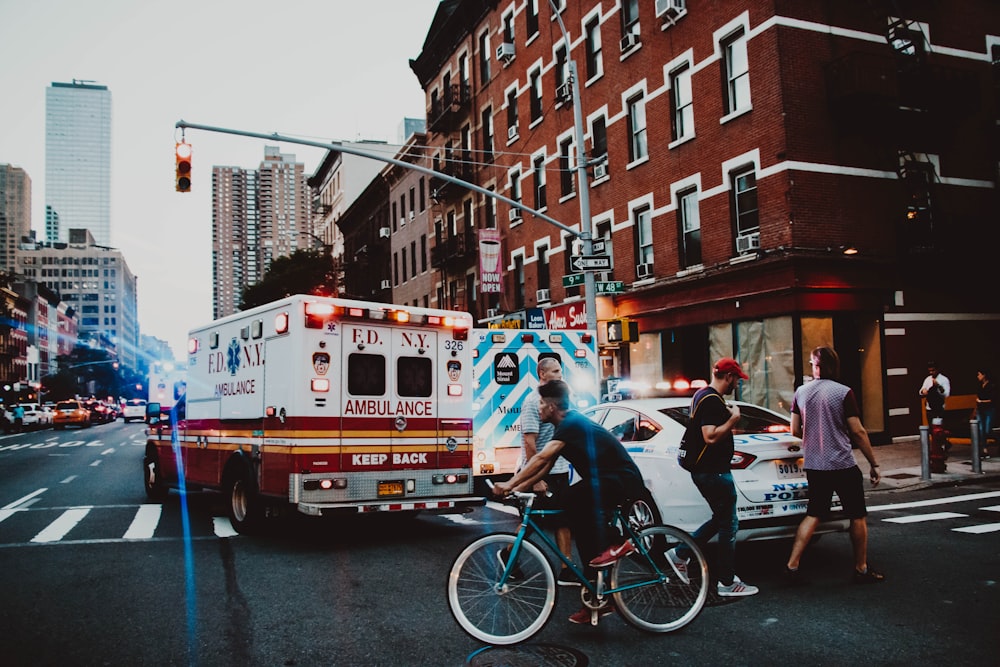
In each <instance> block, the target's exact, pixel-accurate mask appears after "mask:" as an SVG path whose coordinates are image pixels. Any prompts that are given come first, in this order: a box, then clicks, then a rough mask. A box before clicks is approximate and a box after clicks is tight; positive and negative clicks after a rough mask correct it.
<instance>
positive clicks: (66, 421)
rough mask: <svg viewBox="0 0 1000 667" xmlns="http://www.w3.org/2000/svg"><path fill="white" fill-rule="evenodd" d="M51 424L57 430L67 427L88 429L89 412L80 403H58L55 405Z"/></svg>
mask: <svg viewBox="0 0 1000 667" xmlns="http://www.w3.org/2000/svg"><path fill="white" fill-rule="evenodd" d="M52 424H53V426H55V428H57V429H63V428H66V427H67V426H78V427H79V428H90V410H88V409H87V408H86V407H85V406H84V405H83V403H81V402H80V401H59V402H58V403H56V413H55V415H54V416H53V420H52Z"/></svg>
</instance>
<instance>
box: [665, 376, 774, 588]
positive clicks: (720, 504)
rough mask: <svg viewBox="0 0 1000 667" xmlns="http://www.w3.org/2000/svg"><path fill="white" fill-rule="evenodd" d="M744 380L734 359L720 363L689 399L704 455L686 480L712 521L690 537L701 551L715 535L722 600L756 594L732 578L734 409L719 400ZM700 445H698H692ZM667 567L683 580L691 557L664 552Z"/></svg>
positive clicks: (737, 416)
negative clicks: (710, 377) (709, 377)
mask: <svg viewBox="0 0 1000 667" xmlns="http://www.w3.org/2000/svg"><path fill="white" fill-rule="evenodd" d="M741 379H742V380H747V379H749V378H748V376H747V374H746V373H744V372H743V369H742V368H740V365H739V363H737V361H736V360H735V359H730V358H729V357H726V358H723V359H720V360H719V361H718V362H716V364H715V367H714V368H713V369H712V383H711V384H710V385H708V386H707V387H705V388H704V389H699V390H698V391H697V392H696V393H695V395H694V397H693V398H692V399H691V420H692V421H693V422H694V424H693V426H696V428H693V429H692V431H689V433H691V432H693V434H694V436H695V437H698V436H699V435H700V436H701V439H702V440H703V441H704V442H703V444H704V445H706V446H705V447H704V450H703V451H704V453H703V454H702V455H701V457H700V458H699V459H698V461H697V463H695V464H688V465H689V467H688V468H687V469H688V470H690V472H691V481H693V482H694V485H695V486H697V487H698V491H700V492H701V495H702V496H703V497H704V498H705V500H706V502H708V506H709V507H710V508H711V510H712V517H711V518H710V519H709V520H708V521H706V522H705V523H704V524H702V525H701V526H700V527H699V528H698V529H697V530H696V531H694V533H692V534H691V537H693V538H694V539H695V541H696V542H697V543H698V545H699V546H704V545H705V544H707V543H708V541H709V540H711V539H712V537H714V536H715V535H716V534H718V536H719V560H718V572H717V575H718V579H719V582H718V584H717V589H718V593H719V595H720V596H722V597H742V596H746V595H755V594H756V593H757V592H758V591H759V590H760V589H758V588H757V587H756V586H750V585H749V584H745V583H743V582H742V581H740V578H739V577H737V576H736V531H737V530H738V529H739V519H738V518H737V517H736V484H735V483H734V482H733V473H732V468H731V462H732V459H733V449H734V444H733V427H734V426H736V424H737V423H738V422H739V421H740V409H739V407H737V406H735V405H729V404H727V403H726V399H725V398H724V397H725V396H726V394H731V393H733V391H734V390H735V389H736V384H737V383H738V382H739V381H740V380H741ZM698 444H699V445H701V444H702V443H698ZM667 556H668V557H669V559H670V564H671V566H672V567H673V568H674V571H675V572H676V573H677V576H678V577H680V578H681V580H682V581H686V580H687V564H688V560H689V559H690V558H691V555H690V554H689V553H688V551H687V549H684V548H683V547H678V548H676V549H672V550H670V551H668V552H667Z"/></svg>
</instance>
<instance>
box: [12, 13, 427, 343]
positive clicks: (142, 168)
mask: <svg viewBox="0 0 1000 667" xmlns="http://www.w3.org/2000/svg"><path fill="white" fill-rule="evenodd" d="M437 5H438V0H281V1H280V2H274V1H273V0H269V1H267V2H263V1H261V0H199V1H198V2H164V1H163V0H0V63H2V64H0V163H9V164H13V165H14V166H18V167H21V168H23V169H24V170H25V171H27V172H28V175H29V176H30V177H31V185H32V227H33V228H34V229H36V230H38V236H39V238H44V223H45V219H44V207H45V89H46V88H47V87H48V86H49V85H50V84H51V83H52V82H53V81H60V82H69V81H71V80H73V79H90V80H93V81H95V82H96V83H98V84H102V85H106V86H108V88H109V89H110V90H111V99H112V103H111V104H112V111H111V114H112V121H111V122H112V125H111V130H112V166H111V169H112V182H111V237H112V245H114V246H115V247H117V248H119V249H120V250H121V251H122V252H123V253H124V255H125V259H126V261H127V262H128V265H129V268H130V269H131V270H132V272H133V273H134V274H135V275H136V276H138V289H139V325H140V328H141V331H142V333H144V334H148V335H152V336H156V337H157V338H161V339H164V340H166V341H167V342H169V343H170V345H171V347H172V348H173V352H174V356H175V357H177V358H178V359H183V358H184V356H185V354H186V339H187V331H188V330H189V329H191V328H194V327H196V326H201V325H203V324H206V323H208V322H209V321H210V320H211V318H212V266H211V256H212V214H211V190H212V166H213V165H233V166H239V167H245V168H256V167H257V166H258V164H259V163H260V161H261V159H262V158H263V156H264V146H265V144H273V142H264V141H261V140H258V139H247V138H240V137H235V136H228V135H221V134H210V133H206V132H203V131H194V130H189V131H188V132H187V139H188V141H189V142H190V143H191V144H192V145H193V150H194V155H193V161H192V164H193V176H192V181H193V186H192V192H190V193H187V194H181V193H177V192H175V191H174V157H173V153H174V140H175V138H178V137H179V131H178V130H175V128H174V124H175V123H176V122H177V121H178V120H181V119H183V120H186V121H188V122H192V123H199V124H205V125H214V126H221V127H227V128H235V129H240V130H248V131H251V132H264V133H272V132H278V133H281V134H286V135H292V136H296V137H299V138H304V139H311V140H315V141H330V140H356V139H380V140H386V141H390V142H395V141H396V139H397V136H396V134H397V131H398V127H399V124H400V122H401V121H402V119H403V117H404V116H410V117H423V115H424V106H425V105H424V96H423V92H422V91H421V90H420V85H419V83H418V82H417V78H416V76H414V74H413V72H412V71H411V70H410V68H409V59H410V58H415V57H416V56H417V55H419V53H420V48H421V46H422V45H423V41H424V37H425V36H426V35H427V30H428V28H429V27H430V23H431V19H432V18H433V17H434V12H435V9H436V8H437ZM281 149H282V152H284V153H293V154H295V155H296V157H297V159H298V161H300V162H303V163H304V164H305V170H306V173H307V174H312V173H313V171H314V170H315V169H316V167H317V165H318V164H319V161H320V159H321V158H322V153H323V151H322V150H320V149H313V148H309V147H306V146H296V145H292V144H283V145H281Z"/></svg>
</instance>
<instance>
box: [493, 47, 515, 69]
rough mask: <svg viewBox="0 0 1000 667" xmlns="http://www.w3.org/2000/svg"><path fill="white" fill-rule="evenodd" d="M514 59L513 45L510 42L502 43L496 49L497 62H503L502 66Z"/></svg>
mask: <svg viewBox="0 0 1000 667" xmlns="http://www.w3.org/2000/svg"><path fill="white" fill-rule="evenodd" d="M513 57H514V44H513V43H512V42H503V43H502V44H500V46H498V47H497V60H500V61H503V63H504V65H506V64H507V63H508V62H510V61H511V59H512V58H513Z"/></svg>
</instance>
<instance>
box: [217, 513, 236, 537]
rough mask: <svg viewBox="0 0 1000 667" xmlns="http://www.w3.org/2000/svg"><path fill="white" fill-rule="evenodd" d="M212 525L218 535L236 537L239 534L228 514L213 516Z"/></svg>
mask: <svg viewBox="0 0 1000 667" xmlns="http://www.w3.org/2000/svg"><path fill="white" fill-rule="evenodd" d="M212 527H213V528H214V529H215V536H216V537H236V536H237V535H239V533H237V532H236V529H235V528H233V524H232V523H230V522H229V517H228V516H213V517H212Z"/></svg>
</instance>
